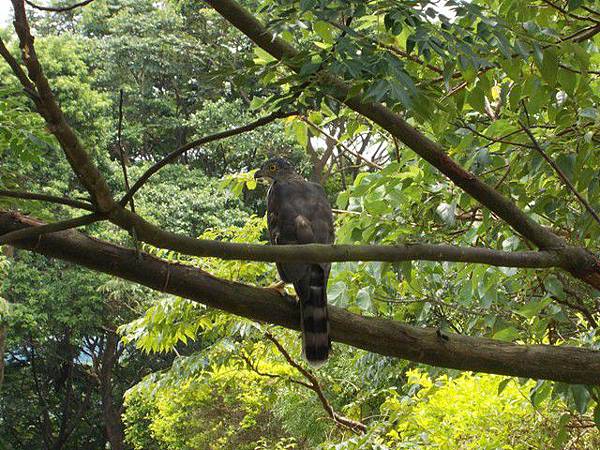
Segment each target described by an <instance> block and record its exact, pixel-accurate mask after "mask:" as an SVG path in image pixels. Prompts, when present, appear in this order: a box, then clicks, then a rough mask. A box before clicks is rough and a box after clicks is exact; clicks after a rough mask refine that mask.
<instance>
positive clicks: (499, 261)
mask: <svg viewBox="0 0 600 450" xmlns="http://www.w3.org/2000/svg"><path fill="white" fill-rule="evenodd" d="M116 223H117V224H118V225H123V227H124V228H125V229H128V225H127V224H129V223H133V226H134V227H135V229H136V232H137V234H138V237H139V238H140V239H141V240H142V241H144V242H147V243H149V244H152V245H154V246H156V247H160V248H168V249H171V250H175V251H177V252H180V253H182V254H186V255H193V256H213V257H217V258H221V259H239V260H246V261H280V262H281V261H286V262H292V261H293V262H334V261H390V262H393V261H411V260H423V261H450V262H470V263H479V264H489V265H493V266H501V267H521V268H526V267H528V268H548V267H567V266H566V262H565V260H566V259H567V258H572V257H574V256H575V253H576V252H577V251H578V249H576V248H572V247H565V248H564V249H558V250H550V251H525V252H505V251H502V250H492V249H487V248H482V247H456V246H452V245H445V244H439V245H436V244H399V245H326V244H303V245H277V246H274V245H259V244H238V243H231V242H223V241H213V240H208V239H193V238H190V237H187V236H183V235H180V234H175V233H171V232H169V231H165V230H162V229H160V228H159V227H157V226H155V225H152V224H151V223H149V222H146V221H145V220H144V219H142V218H141V217H139V216H137V215H135V214H131V213H130V212H129V211H119V216H118V217H117V221H116ZM578 261H579V262H581V261H582V260H581V258H579V259H578Z"/></svg>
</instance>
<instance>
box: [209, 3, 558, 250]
mask: <svg viewBox="0 0 600 450" xmlns="http://www.w3.org/2000/svg"><path fill="white" fill-rule="evenodd" d="M206 2H207V3H208V4H210V5H211V6H212V7H213V8H214V9H215V10H216V11H217V12H218V13H219V14H221V15H222V16H223V17H224V18H225V19H226V20H227V21H228V22H229V23H231V24H232V25H233V26H235V27H236V28H237V29H238V30H240V31H241V32H242V33H244V34H245V35H246V36H248V37H249V38H250V39H251V40H252V41H253V42H254V43H255V44H257V45H258V46H259V47H261V48H262V49H263V50H265V51H266V52H268V53H269V54H270V55H271V56H273V57H274V58H276V59H278V60H280V61H283V62H284V63H285V64H286V65H288V67H290V68H291V69H292V70H294V71H299V70H300V68H301V66H302V62H301V59H302V58H300V57H299V56H300V54H299V52H298V51H297V50H296V49H295V48H294V47H292V46H291V45H290V44H288V43H287V42H286V41H284V40H283V39H281V38H278V37H276V36H275V35H273V33H271V32H270V31H269V30H268V29H266V28H265V26H264V25H263V24H262V23H261V22H259V21H258V20H257V19H256V18H255V17H254V16H253V15H252V14H250V13H249V12H248V11H247V10H245V9H244V8H243V7H241V6H240V5H239V4H238V3H236V2H235V1H234V0H206ZM316 82H317V83H318V84H319V85H321V86H323V87H326V88H327V91H328V93H329V94H330V95H332V96H333V97H334V98H336V99H338V100H339V101H340V102H342V103H344V104H346V105H347V106H348V107H349V108H351V109H352V110H354V111H356V112H358V113H359V114H362V115H363V116H365V117H367V118H369V119H371V120H372V121H373V122H375V123H376V124H378V125H379V126H381V127H382V128H384V129H385V130H387V131H388V132H390V133H391V134H392V135H393V136H394V137H396V138H398V139H399V140H400V141H401V142H403V143H404V144H405V145H406V146H408V147H409V148H411V149H412V150H413V151H414V152H415V153H417V154H418V155H420V156H421V157H422V158H423V159H425V160H426V161H428V162H429V163H430V164H431V165H433V166H434V167H436V168H437V169H438V170H439V171H440V172H442V173H443V174H444V175H446V176H447V177H448V178H449V179H450V180H452V181H453V182H454V183H455V184H456V185H457V186H459V187H460V188H461V189H463V190H464V191H465V192H467V193H468V194H469V195H471V197H473V198H474V199H476V200H477V201H479V202H480V203H481V204H483V205H484V206H486V207H487V208H488V209H490V210H491V211H493V212H494V213H496V214H497V215H498V216H499V217H501V218H502V219H503V220H504V221H505V222H506V223H508V224H509V225H510V226H511V227H512V228H513V229H514V230H515V231H517V232H518V233H520V234H521V235H523V236H525V237H526V238H527V239H529V240H530V241H532V242H533V243H534V244H535V245H537V246H538V247H539V248H542V249H549V248H561V247H564V246H565V245H566V243H565V242H564V240H563V239H562V238H560V237H559V236H557V235H555V234H554V233H552V232H551V231H549V230H547V229H545V228H544V227H542V226H541V225H540V224H538V223H536V222H535V221H534V220H532V219H531V218H529V217H528V216H527V215H526V214H525V213H523V211H521V210H520V209H519V208H518V207H517V206H516V205H515V204H514V203H513V202H512V201H511V200H510V199H508V198H506V197H504V196H503V195H502V194H500V193H499V192H498V191H496V190H495V189H493V188H492V187H490V186H488V185H487V184H485V183H484V182H483V181H481V180H480V179H479V178H477V177H476V176H475V175H474V174H472V173H469V172H467V171H466V170H464V169H463V168H462V167H460V166H459V165H458V164H457V163H456V162H455V161H453V160H452V159H451V158H450V157H449V156H448V155H447V154H446V153H445V152H444V150H443V148H442V147H441V146H440V145H439V144H437V143H436V142H433V141H432V140H431V139H429V138H428V137H427V136H425V135H424V134H422V133H421V132H420V131H418V130H417V129H415V128H414V127H412V126H411V125H410V124H408V122H406V121H405V120H404V119H403V118H402V117H400V116H399V115H398V114H395V113H394V112H392V111H391V110H389V109H388V108H386V107H385V106H384V105H383V104H381V103H366V102H363V101H362V100H361V99H360V98H359V97H356V96H350V95H349V94H350V86H349V85H348V84H347V83H346V82H345V81H343V80H341V79H339V78H337V77H335V76H333V75H331V74H329V73H327V72H326V71H324V70H323V71H321V72H319V73H318V74H317V75H316Z"/></svg>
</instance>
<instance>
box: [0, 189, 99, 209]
mask: <svg viewBox="0 0 600 450" xmlns="http://www.w3.org/2000/svg"><path fill="white" fill-rule="evenodd" d="M0 197H10V198H19V199H22V200H39V201H42V202H48V203H57V204H60V205H66V206H72V207H73V208H79V209H85V210H86V211H90V212H94V211H95V209H94V206H93V205H92V204H91V203H87V202H82V201H79V200H73V199H70V198H66V197H57V196H55V195H48V194H37V193H35V192H24V191H5V190H0Z"/></svg>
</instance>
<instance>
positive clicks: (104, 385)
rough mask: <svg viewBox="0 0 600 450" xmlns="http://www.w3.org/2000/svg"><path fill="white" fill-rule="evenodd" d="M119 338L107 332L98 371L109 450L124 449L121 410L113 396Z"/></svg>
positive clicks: (111, 332) (113, 333)
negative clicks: (113, 379) (100, 365)
mask: <svg viewBox="0 0 600 450" xmlns="http://www.w3.org/2000/svg"><path fill="white" fill-rule="evenodd" d="M118 343H119V337H118V336H117V334H116V333H115V332H114V331H112V330H111V331H108V332H107V336H106V343H105V345H104V352H103V353H102V367H101V369H100V376H99V379H100V397H101V400H102V418H103V421H104V430H105V432H106V437H107V439H108V441H109V442H110V448H111V450H124V449H125V434H124V432H123V422H122V421H121V408H120V406H119V405H117V404H115V399H114V394H113V383H112V378H113V371H114V368H115V365H116V364H117V359H118V358H117V346H118Z"/></svg>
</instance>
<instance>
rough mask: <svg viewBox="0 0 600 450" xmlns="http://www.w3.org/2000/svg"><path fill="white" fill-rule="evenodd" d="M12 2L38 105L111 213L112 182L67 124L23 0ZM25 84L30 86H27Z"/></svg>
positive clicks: (101, 207) (102, 205)
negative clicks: (105, 177)
mask: <svg viewBox="0 0 600 450" xmlns="http://www.w3.org/2000/svg"><path fill="white" fill-rule="evenodd" d="M12 3H13V8H14V11H15V22H14V26H15V30H16V32H17V36H18V37H19V43H20V47H21V54H22V56H23V62H24V64H25V67H27V70H28V73H29V79H31V80H32V81H33V83H34V84H35V86H36V88H37V93H38V95H39V97H38V98H37V99H34V101H35V104H36V107H37V109H38V111H39V113H40V114H41V115H42V117H43V118H44V119H45V120H46V123H47V126H48V129H49V130H50V132H51V133H52V134H53V135H54V136H55V137H56V139H57V140H58V142H59V143H60V145H61V148H62V149H63V151H64V152H65V155H66V156H67V159H68V161H69V163H70V164H71V167H72V168H73V170H74V172H75V173H76V174H77V176H78V177H79V180H80V181H81V183H82V184H83V186H84V187H85V188H86V190H87V191H88V192H89V194H90V196H91V199H92V202H93V203H94V205H97V206H98V207H99V210H100V211H101V212H108V211H110V210H111V209H113V207H114V200H113V199H112V196H111V193H110V189H109V188H108V184H107V183H106V181H105V180H104V178H103V177H102V175H101V174H100V172H99V171H98V169H97V167H96V166H95V165H94V163H93V161H92V159H91V158H90V156H89V155H88V154H87V152H86V151H85V150H84V148H83V146H82V145H81V142H80V141H79V138H78V137H77V135H76V134H75V133H74V132H73V130H72V129H71V127H70V126H69V124H68V123H67V121H66V119H65V117H64V114H63V112H62V110H61V108H60V106H59V105H58V103H57V102H56V99H55V97H54V94H53V93H52V90H51V89H50V85H49V84H48V80H47V79H46V76H45V75H44V72H43V70H42V66H41V65H40V62H39V61H38V58H37V54H36V51H35V48H34V45H33V41H34V39H33V36H32V35H31V30H30V28H29V23H28V21H27V16H26V14H25V6H24V3H23V0H12ZM11 67H12V65H11ZM14 69H15V68H14V67H13V70H14ZM16 75H17V76H18V77H19V80H20V81H21V82H22V83H23V82H24V81H25V80H23V79H22V77H21V76H20V75H19V74H18V73H16ZM23 87H24V88H26V89H28V88H29V86H27V85H24V86H23Z"/></svg>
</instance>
